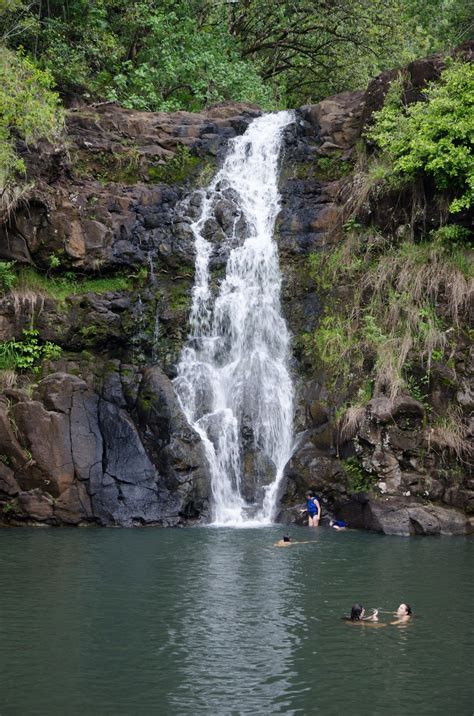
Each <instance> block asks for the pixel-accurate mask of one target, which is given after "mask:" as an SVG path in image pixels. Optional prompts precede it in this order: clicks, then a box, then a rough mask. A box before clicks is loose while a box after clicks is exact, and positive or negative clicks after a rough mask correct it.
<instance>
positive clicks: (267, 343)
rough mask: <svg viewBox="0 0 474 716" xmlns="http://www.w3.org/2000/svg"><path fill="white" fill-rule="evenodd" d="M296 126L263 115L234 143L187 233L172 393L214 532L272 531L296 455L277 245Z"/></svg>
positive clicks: (285, 117)
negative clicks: (196, 449) (185, 284)
mask: <svg viewBox="0 0 474 716" xmlns="http://www.w3.org/2000/svg"><path fill="white" fill-rule="evenodd" d="M292 121H293V116H292V114H291V113H290V112H279V113H276V114H267V115H264V116H262V117H259V118H258V119H255V120H254V121H253V122H252V123H251V124H250V125H249V127H248V129H247V131H246V132H245V134H243V135H242V136H240V137H236V138H235V139H233V140H232V141H231V146H230V150H229V153H228V155H227V157H226V159H225V161H224V164H223V167H222V169H221V170H220V171H219V172H218V173H217V175H216V176H215V178H214V180H213V181H212V182H211V184H210V185H209V187H208V188H207V189H206V190H203V191H202V192H201V194H202V205H201V213H200V215H199V217H198V218H197V220H196V221H195V222H194V223H193V224H192V226H191V228H192V231H193V234H194V237H195V250H196V266H195V283H194V288H193V293H192V308H191V315H190V333H189V336H188V340H187V343H186V345H185V347H184V348H183V351H182V353H181V356H180V360H179V363H178V374H177V377H176V379H175V381H174V385H175V390H176V393H177V395H178V398H179V400H180V402H181V405H182V407H183V410H184V412H185V414H186V417H187V418H188V420H189V422H190V423H191V424H192V425H193V427H194V428H195V430H196V431H197V432H198V433H199V435H200V436H201V438H202V441H203V444H204V448H205V451H206V456H207V459H208V462H209V467H210V472H211V481H212V493H213V521H214V522H215V523H216V524H227V525H242V524H245V525H248V524H250V523H252V522H253V523H259V524H266V523H269V522H271V521H272V518H273V517H274V512H275V509H276V500H277V490H278V484H279V482H280V480H281V477H282V474H283V468H284V466H285V464H286V462H287V461H288V459H289V457H290V454H291V449H292V427H293V426H292V423H293V386H292V382H291V378H290V375H289V372H288V355H289V334H288V330H287V327H286V324H285V321H284V319H283V317H282V315H281V309H280V287H281V275H280V270H279V264H278V252H277V246H276V243H275V241H274V238H273V231H274V225H275V219H276V216H277V214H278V211H279V193H278V157H279V150H280V145H281V136H282V131H283V129H284V127H285V126H287V125H288V124H290V123H291V122H292ZM223 204H224V205H225V206H226V207H227V209H228V211H227V220H226V221H225V222H223V220H222V206H223ZM229 207H230V209H229ZM229 214H230V216H231V221H230V222H229ZM219 220H220V224H221V226H222V225H224V228H225V233H224V232H222V237H223V240H224V241H225V244H226V248H227V250H228V259H227V264H226V273H225V278H223V279H222V281H221V283H220V287H219V288H218V289H217V290H216V289H215V287H214V286H213V284H214V285H215V282H213V279H212V273H211V266H212V256H213V252H214V251H215V245H214V244H213V243H212V240H208V239H209V232H208V230H207V229H208V227H209V222H214V225H216V224H219ZM206 237H207V238H206ZM211 238H212V237H211ZM219 248H220V249H222V246H221V247H219ZM244 493H245V496H244Z"/></svg>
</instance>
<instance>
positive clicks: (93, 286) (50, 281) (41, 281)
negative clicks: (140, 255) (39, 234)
mask: <svg viewBox="0 0 474 716" xmlns="http://www.w3.org/2000/svg"><path fill="white" fill-rule="evenodd" d="M0 277H1V274H0ZM136 278H139V277H134V276H120V275H119V276H104V277H95V278H83V279H80V278H78V277H77V275H76V274H74V273H73V272H66V273H65V274H63V275H62V276H46V275H45V274H41V273H39V272H38V271H36V270H35V269H33V268H20V269H18V271H17V273H16V275H15V282H14V284H13V287H14V289H15V290H16V291H19V292H20V293H21V292H30V291H32V292H34V293H35V294H38V295H43V296H51V298H54V299H56V300H57V301H59V302H60V303H63V302H64V301H65V300H66V298H67V297H68V296H72V295H83V294H85V293H97V294H100V293H107V291H126V290H129V289H131V288H132V286H133V281H134V280H135V279H136ZM0 280H1V279H0Z"/></svg>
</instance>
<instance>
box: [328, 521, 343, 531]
mask: <svg viewBox="0 0 474 716" xmlns="http://www.w3.org/2000/svg"><path fill="white" fill-rule="evenodd" d="M329 527H332V528H333V529H334V530H337V531H338V532H340V531H341V530H345V529H346V528H347V525H346V523H345V522H344V520H330V521H329Z"/></svg>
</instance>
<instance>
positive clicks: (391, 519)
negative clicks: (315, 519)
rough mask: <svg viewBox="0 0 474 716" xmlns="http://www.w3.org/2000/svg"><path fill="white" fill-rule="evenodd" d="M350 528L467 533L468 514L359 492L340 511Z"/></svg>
mask: <svg viewBox="0 0 474 716" xmlns="http://www.w3.org/2000/svg"><path fill="white" fill-rule="evenodd" d="M337 515H338V516H339V517H340V518H342V519H343V520H345V521H346V522H347V524H348V525H349V526H350V527H355V528H359V529H367V530H371V531H374V532H382V533H383V534H390V535H402V536H409V535H440V534H466V532H467V531H468V523H467V521H466V517H465V515H463V514H462V513H461V512H458V511H457V510H453V509H449V508H447V507H441V506H439V505H429V506H427V505H422V504H417V503H414V502H411V501H409V500H406V499H404V498H396V497H391V498H388V497H386V498H380V499H374V498H369V496H367V495H365V494H362V495H356V496H354V497H353V498H352V499H351V500H349V501H348V502H346V503H345V504H343V505H342V506H340V507H339V509H338V510H337Z"/></svg>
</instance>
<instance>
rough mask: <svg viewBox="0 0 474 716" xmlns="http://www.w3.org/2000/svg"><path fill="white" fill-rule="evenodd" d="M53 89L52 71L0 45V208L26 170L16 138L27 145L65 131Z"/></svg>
mask: <svg viewBox="0 0 474 716" xmlns="http://www.w3.org/2000/svg"><path fill="white" fill-rule="evenodd" d="M52 88H53V79H52V77H51V75H50V73H49V72H47V71H44V70H40V69H39V68H38V67H37V66H36V65H35V64H34V62H33V61H32V60H31V59H29V58H27V57H25V56H23V55H22V53H21V52H18V53H16V54H15V53H13V52H11V51H10V50H7V49H6V48H5V47H1V46H0V197H1V203H2V205H1V206H0V209H1V208H4V207H3V204H5V203H6V200H5V196H4V194H6V193H7V192H6V190H7V188H8V186H9V184H11V183H13V182H14V180H15V178H16V177H17V175H19V174H24V173H25V169H26V168H25V164H24V162H23V160H22V159H21V158H20V157H19V156H18V155H17V153H16V150H15V140H16V139H17V138H20V139H23V140H24V141H25V142H26V143H27V144H34V143H35V142H36V141H38V140H39V139H41V138H45V139H48V140H50V141H54V140H56V139H57V138H58V137H59V135H60V133H61V131H62V127H63V115H62V112H61V111H60V110H59V108H58V101H59V100H58V95H57V94H56V93H55V92H54V91H53V89H52Z"/></svg>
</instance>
